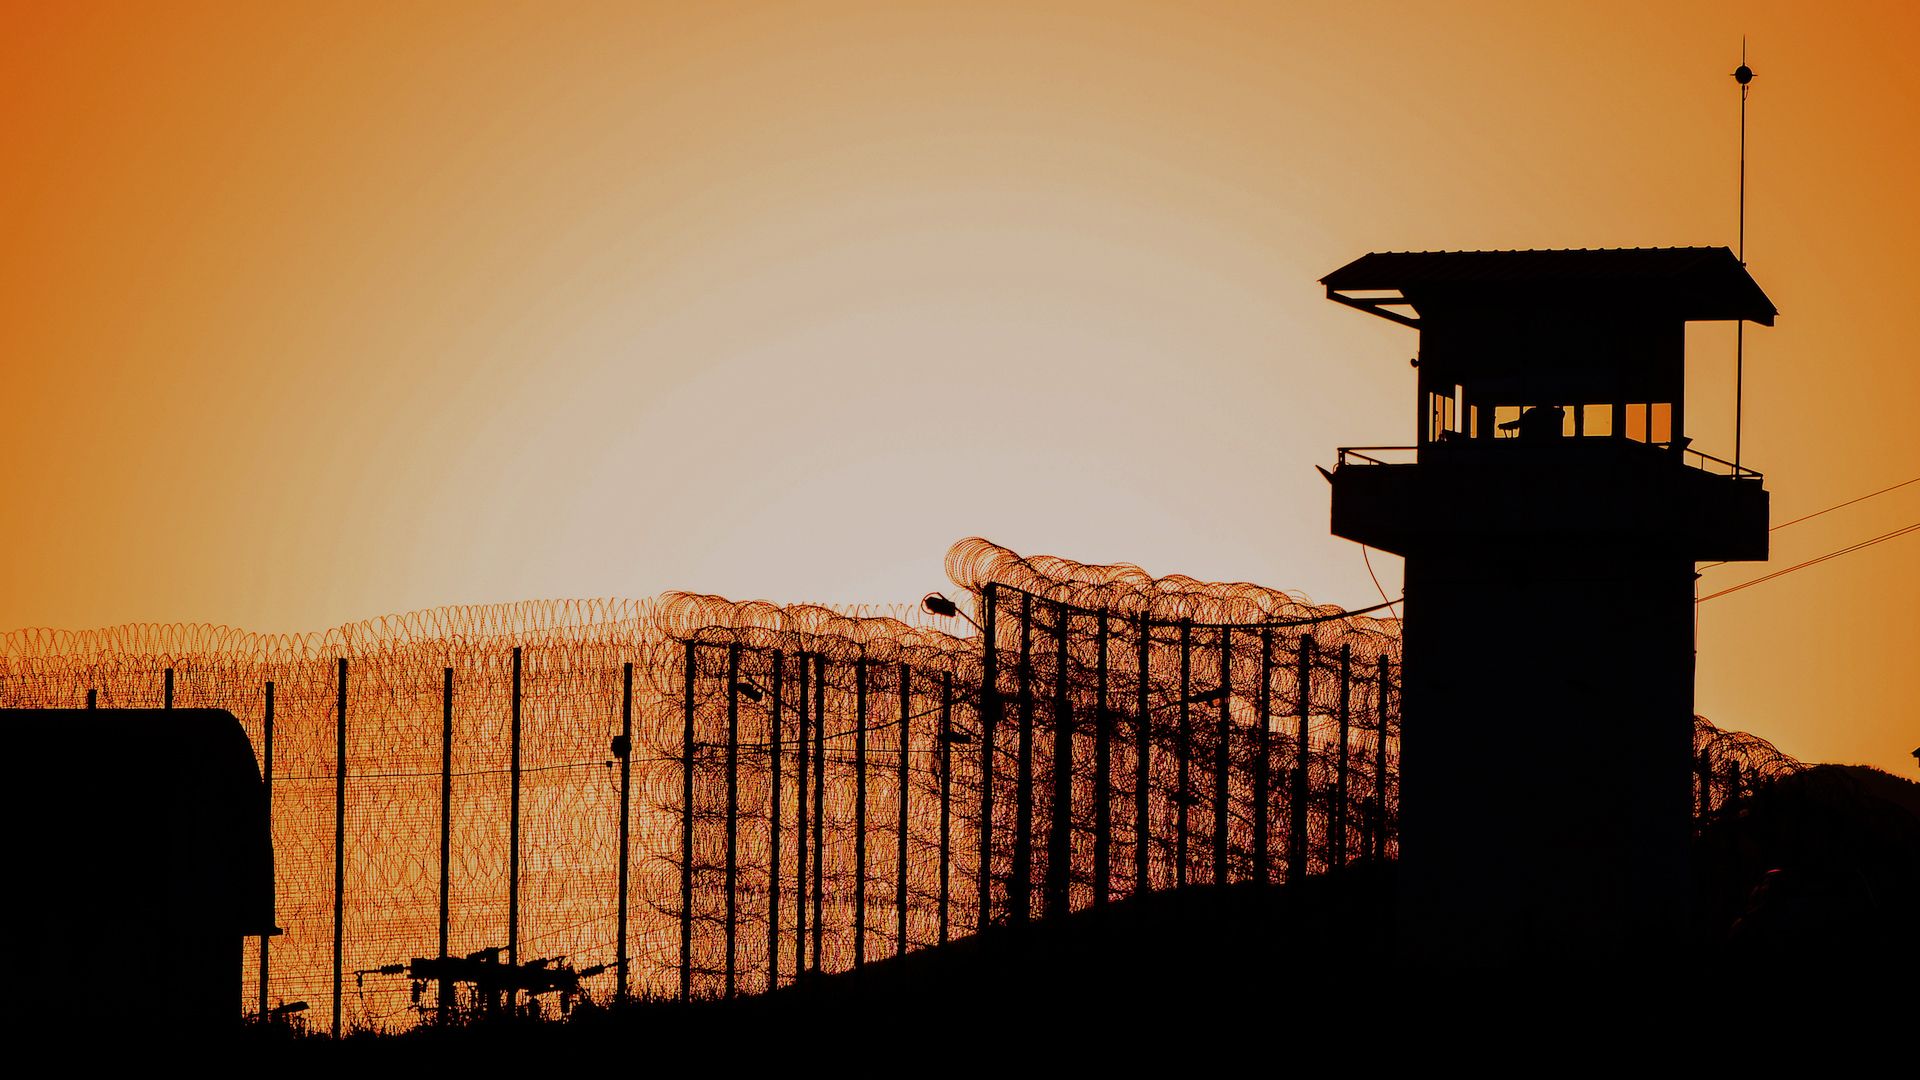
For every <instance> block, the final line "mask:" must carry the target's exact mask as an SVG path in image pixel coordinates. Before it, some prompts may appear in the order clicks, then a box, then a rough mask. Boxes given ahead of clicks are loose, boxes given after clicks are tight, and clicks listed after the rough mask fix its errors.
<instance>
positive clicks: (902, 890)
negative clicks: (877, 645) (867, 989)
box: [893, 664, 913, 956]
mask: <svg viewBox="0 0 1920 1080" xmlns="http://www.w3.org/2000/svg"><path fill="white" fill-rule="evenodd" d="M912 702H913V669H912V668H911V667H908V666H907V665H906V664H901V665H900V732H899V735H900V780H899V789H900V837H899V844H898V846H897V847H896V848H895V850H894V864H893V905H894V916H895V919H894V921H895V926H894V947H893V953H894V955H895V956H901V955H904V954H905V953H906V951H907V790H908V786H909V785H908V782H909V779H910V773H909V770H910V768H911V767H912V766H911V762H910V761H909V760H908V758H907V754H908V753H909V752H910V750H911V741H912V740H911V739H910V737H909V736H910V735H911V732H912V727H913V723H912V722H913V712H912V709H911V708H910V706H911V704H912Z"/></svg>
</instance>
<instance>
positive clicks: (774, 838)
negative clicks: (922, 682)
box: [767, 649, 787, 990]
mask: <svg viewBox="0 0 1920 1080" xmlns="http://www.w3.org/2000/svg"><path fill="white" fill-rule="evenodd" d="M786 668H787V664H786V654H785V653H783V652H782V651H781V650H779V649H775V650H773V687H772V692H773V708H772V710H771V712H770V715H769V718H768V721H767V781H768V784H769V786H770V787H771V788H772V791H771V792H770V802H769V804H768V821H767V989H768V990H775V989H778V988H779V986H780V780H781V776H780V767H781V765H782V764H783V763H782V762H781V760H780V756H781V749H780V724H781V720H782V717H781V715H780V714H781V706H782V704H783V701H782V694H783V692H784V691H785V689H786V685H785V684H786V677H787V670H786Z"/></svg>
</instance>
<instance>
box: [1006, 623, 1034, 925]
mask: <svg viewBox="0 0 1920 1080" xmlns="http://www.w3.org/2000/svg"><path fill="white" fill-rule="evenodd" d="M1015 677H1016V680H1017V682H1018V684H1019V685H1018V693H1019V695H1020V730H1019V742H1018V757H1017V758H1016V762H1015V768H1016V769H1017V770H1018V771H1017V772H1016V774H1015V775H1016V777H1017V779H1016V781H1015V785H1014V792H1013V794H1014V801H1013V866H1012V871H1013V873H1012V880H1011V881H1009V882H1008V883H1007V907H1008V909H1009V911H1008V914H1009V916H1010V917H1011V919H1012V921H1013V922H1014V923H1015V924H1016V925H1017V924H1019V923H1024V922H1026V921H1027V920H1028V919H1030V918H1032V917H1033V594H1032V593H1027V592H1023V593H1021V594H1020V666H1019V668H1018V669H1017V670H1016V671H1015Z"/></svg>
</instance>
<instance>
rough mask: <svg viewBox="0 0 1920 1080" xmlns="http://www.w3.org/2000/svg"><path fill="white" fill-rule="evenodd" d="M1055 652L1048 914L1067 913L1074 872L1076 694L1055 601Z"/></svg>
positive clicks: (1062, 612)
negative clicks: (1069, 682) (1070, 681)
mask: <svg viewBox="0 0 1920 1080" xmlns="http://www.w3.org/2000/svg"><path fill="white" fill-rule="evenodd" d="M1053 613H1054V624H1055V625H1054V630H1055V638H1054V653H1053V765H1052V769H1053V798H1052V800H1051V801H1052V803H1053V806H1052V807H1051V809H1052V811H1053V813H1052V815H1051V816H1050V818H1049V820H1048V823H1047V879H1046V881H1047V889H1046V914H1047V916H1048V917H1049V918H1057V917H1059V916H1061V915H1065V914H1066V913H1067V905H1068V898H1069V896H1070V893H1069V891H1068V890H1069V887H1070V884H1071V882H1072V872H1073V697H1072V695H1071V694H1070V693H1069V692H1068V685H1067V620H1068V619H1069V617H1070V616H1069V615H1068V614H1067V606H1066V605H1065V604H1055V605H1054V608H1053Z"/></svg>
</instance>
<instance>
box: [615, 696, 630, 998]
mask: <svg viewBox="0 0 1920 1080" xmlns="http://www.w3.org/2000/svg"><path fill="white" fill-rule="evenodd" d="M632 807H633V661H631V660H629V661H627V662H626V663H625V664H622V665H621V667H620V882H619V886H618V887H619V889H620V896H619V899H618V905H617V907H616V911H617V912H618V922H619V926H618V928H617V929H616V930H615V931H614V932H615V934H616V935H617V936H618V938H619V944H618V945H616V946H615V951H614V961H613V967H614V978H615V980H616V985H615V987H614V991H613V1000H614V1002H615V1003H616V1004H620V1005H625V1004H626V1003H627V882H628V874H629V872H630V869H631V865H630V864H631V858H632V856H631V850H632V827H633V812H632Z"/></svg>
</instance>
